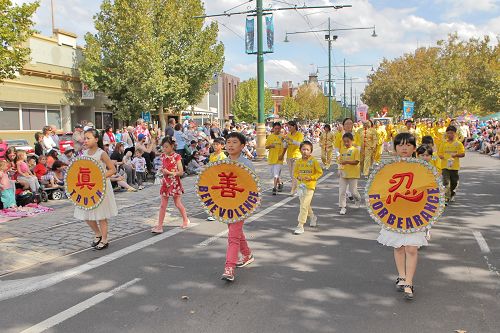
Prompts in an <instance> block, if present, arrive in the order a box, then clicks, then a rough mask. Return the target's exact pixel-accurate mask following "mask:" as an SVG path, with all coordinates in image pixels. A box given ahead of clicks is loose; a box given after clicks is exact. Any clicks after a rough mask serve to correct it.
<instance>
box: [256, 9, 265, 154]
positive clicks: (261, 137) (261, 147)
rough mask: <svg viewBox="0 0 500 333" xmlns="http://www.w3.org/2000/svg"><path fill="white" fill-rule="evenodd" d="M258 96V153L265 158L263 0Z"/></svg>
mask: <svg viewBox="0 0 500 333" xmlns="http://www.w3.org/2000/svg"><path fill="white" fill-rule="evenodd" d="M256 13H257V86H258V87H257V91H258V93H257V97H258V115H257V155H258V157H259V158H264V157H265V154H266V149H265V143H266V124H265V123H264V121H265V115H264V111H265V110H264V105H265V104H264V96H265V95H264V42H263V33H264V32H263V26H262V16H263V6H262V0H257V4H256Z"/></svg>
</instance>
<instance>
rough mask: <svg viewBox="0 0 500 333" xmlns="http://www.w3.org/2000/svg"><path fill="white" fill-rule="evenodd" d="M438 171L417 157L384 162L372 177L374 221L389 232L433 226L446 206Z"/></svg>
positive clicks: (368, 197)
mask: <svg viewBox="0 0 500 333" xmlns="http://www.w3.org/2000/svg"><path fill="white" fill-rule="evenodd" d="M444 198H445V197H444V187H443V184H442V182H441V176H440V174H439V173H438V171H437V170H436V169H435V168H434V167H433V166H431V165H430V164H429V163H427V162H425V161H423V160H419V159H416V158H398V159H396V160H395V161H390V162H384V163H382V164H381V165H379V166H377V167H376V168H375V169H374V170H373V172H372V173H371V174H370V177H369V179H368V182H367V184H366V192H365V200H366V204H367V208H368V212H369V213H370V216H371V217H372V219H373V220H374V221H375V222H377V223H378V224H380V225H381V226H382V227H384V228H385V229H387V230H390V231H395V232H403V233H413V232H419V231H423V230H426V229H429V228H431V227H432V225H433V224H434V223H435V222H436V220H437V219H438V218H439V217H440V216H441V214H442V213H443V210H444V206H445V199H444Z"/></svg>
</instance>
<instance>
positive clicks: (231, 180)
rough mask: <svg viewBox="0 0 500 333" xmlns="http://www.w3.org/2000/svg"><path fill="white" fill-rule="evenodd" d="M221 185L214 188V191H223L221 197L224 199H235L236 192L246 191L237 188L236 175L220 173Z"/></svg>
mask: <svg viewBox="0 0 500 333" xmlns="http://www.w3.org/2000/svg"><path fill="white" fill-rule="evenodd" d="M218 176H219V185H220V186H212V190H221V192H220V195H221V197H224V198H235V197H236V192H240V193H241V192H243V191H244V190H245V189H242V188H239V187H237V186H238V185H237V184H236V179H237V178H238V176H236V175H235V174H234V173H232V172H231V173H229V175H228V174H226V173H225V172H223V173H219V175H218Z"/></svg>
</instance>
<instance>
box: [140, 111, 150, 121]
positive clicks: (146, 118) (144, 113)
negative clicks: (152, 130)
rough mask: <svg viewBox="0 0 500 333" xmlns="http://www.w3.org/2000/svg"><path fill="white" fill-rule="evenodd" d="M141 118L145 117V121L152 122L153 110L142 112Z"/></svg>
mask: <svg viewBox="0 0 500 333" xmlns="http://www.w3.org/2000/svg"><path fill="white" fill-rule="evenodd" d="M141 118H142V119H144V121H145V122H147V123H150V122H151V112H142V113H141Z"/></svg>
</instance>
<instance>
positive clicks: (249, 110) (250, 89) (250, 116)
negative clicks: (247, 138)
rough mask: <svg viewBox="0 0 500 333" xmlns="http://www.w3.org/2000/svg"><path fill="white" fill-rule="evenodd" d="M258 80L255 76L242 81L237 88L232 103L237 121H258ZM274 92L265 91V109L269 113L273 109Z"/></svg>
mask: <svg viewBox="0 0 500 333" xmlns="http://www.w3.org/2000/svg"><path fill="white" fill-rule="evenodd" d="M257 92H258V91H257V80H256V79H255V78H251V79H248V80H246V81H243V82H241V83H240V84H239V85H238V88H236V96H235V98H234V101H233V104H232V107H231V108H232V112H233V114H234V118H235V120H236V121H245V122H248V123H254V122H256V121H257V114H258V111H257V110H258V109H257ZM273 105H274V103H273V99H272V94H271V91H270V90H269V89H265V91H264V110H265V113H266V114H267V113H269V112H270V111H272V109H273Z"/></svg>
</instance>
